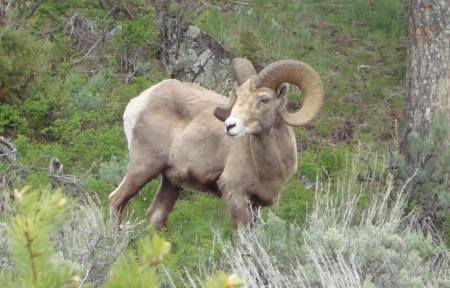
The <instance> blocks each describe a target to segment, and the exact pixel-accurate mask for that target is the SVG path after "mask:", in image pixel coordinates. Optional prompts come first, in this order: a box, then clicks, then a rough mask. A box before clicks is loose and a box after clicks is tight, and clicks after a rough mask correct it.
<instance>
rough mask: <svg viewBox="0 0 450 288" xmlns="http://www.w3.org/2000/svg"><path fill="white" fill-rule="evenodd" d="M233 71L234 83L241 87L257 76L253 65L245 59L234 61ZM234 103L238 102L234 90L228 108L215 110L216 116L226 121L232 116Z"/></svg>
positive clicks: (220, 107)
mask: <svg viewBox="0 0 450 288" xmlns="http://www.w3.org/2000/svg"><path fill="white" fill-rule="evenodd" d="M231 69H232V72H233V79H234V81H237V83H238V86H241V85H242V84H244V83H245V81H247V80H248V79H250V78H252V77H255V76H256V71H255V68H253V64H252V63H251V62H250V61H249V60H247V59H245V58H235V59H233V61H232V62H231ZM233 89H234V88H233ZM234 102H236V91H234V90H233V91H232V92H231V95H230V102H229V103H228V104H227V105H226V106H219V107H216V108H215V109H214V116H216V118H217V119H219V120H221V121H225V120H226V119H227V118H228V117H229V116H230V114H231V109H233V106H234Z"/></svg>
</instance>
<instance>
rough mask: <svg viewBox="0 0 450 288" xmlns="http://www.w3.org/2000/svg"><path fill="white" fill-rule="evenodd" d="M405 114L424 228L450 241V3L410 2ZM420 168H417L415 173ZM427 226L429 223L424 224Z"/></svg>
mask: <svg viewBox="0 0 450 288" xmlns="http://www.w3.org/2000/svg"><path fill="white" fill-rule="evenodd" d="M408 33H409V51H408V59H407V61H408V63H407V76H406V77H407V83H406V97H405V114H404V128H403V135H402V136H403V137H402V142H401V143H400V152H401V153H402V154H403V156H404V159H405V160H406V161H405V165H404V168H405V170H404V172H406V175H407V176H412V175H413V173H415V171H418V172H417V174H416V176H415V178H414V179H413V183H414V186H413V189H412V192H411V198H410V201H411V202H412V203H414V204H416V205H418V206H419V207H420V209H419V210H420V211H421V216H422V217H420V218H419V219H421V223H430V222H431V223H433V225H432V226H429V225H428V224H427V225H426V226H422V227H423V228H424V229H427V230H428V229H430V231H434V228H430V227H436V228H438V230H439V232H440V234H441V235H443V236H444V238H445V241H446V242H447V243H450V229H449V225H448V223H450V2H449V0H410V6H409V26H408ZM416 169H417V170H416ZM424 225H425V224H424Z"/></svg>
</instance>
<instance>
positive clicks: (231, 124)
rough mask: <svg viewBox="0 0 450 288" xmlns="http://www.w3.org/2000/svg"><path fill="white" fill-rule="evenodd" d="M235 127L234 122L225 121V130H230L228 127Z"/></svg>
mask: <svg viewBox="0 0 450 288" xmlns="http://www.w3.org/2000/svg"><path fill="white" fill-rule="evenodd" d="M234 127H236V123H235V122H233V123H225V128H226V129H227V132H228V131H230V129H232V128H234Z"/></svg>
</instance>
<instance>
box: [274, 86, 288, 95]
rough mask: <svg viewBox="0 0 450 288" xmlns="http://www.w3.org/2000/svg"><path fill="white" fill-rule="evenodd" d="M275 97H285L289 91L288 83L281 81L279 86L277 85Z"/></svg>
mask: <svg viewBox="0 0 450 288" xmlns="http://www.w3.org/2000/svg"><path fill="white" fill-rule="evenodd" d="M276 92H277V97H278V98H281V97H285V96H286V94H287V93H288V92H289V83H281V84H280V86H278V87H277V91H276Z"/></svg>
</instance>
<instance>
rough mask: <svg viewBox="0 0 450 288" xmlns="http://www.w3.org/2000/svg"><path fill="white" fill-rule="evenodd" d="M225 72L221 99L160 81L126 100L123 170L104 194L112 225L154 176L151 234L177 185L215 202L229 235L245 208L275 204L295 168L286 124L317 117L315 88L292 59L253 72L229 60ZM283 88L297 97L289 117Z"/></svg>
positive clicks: (314, 79) (245, 217) (245, 219)
mask: <svg viewBox="0 0 450 288" xmlns="http://www.w3.org/2000/svg"><path fill="white" fill-rule="evenodd" d="M232 70H233V74H234V79H235V80H236V81H237V84H238V87H237V89H235V90H233V92H232V93H231V96H230V97H229V98H227V97H224V96H221V95H219V94H216V93H215V92H213V91H209V90H206V89H204V88H202V87H200V86H198V85H196V84H190V83H183V82H179V81H177V80H165V81H163V82H161V83H159V84H157V85H154V86H152V87H151V88H149V89H147V90H146V91H144V92H143V93H142V94H140V95H139V96H138V97H136V98H134V99H133V100H131V101H130V103H129V104H128V106H127V107H126V110H125V113H124V116H123V118H124V129H125V134H126V138H127V140H128V149H129V152H130V164H129V167H128V170H127V173H126V176H125V178H124V179H123V181H122V183H121V184H120V185H119V186H118V187H117V189H116V190H115V191H113V192H112V193H111V194H110V195H109V202H110V213H111V221H112V224H113V225H118V224H119V223H120V220H121V217H122V212H123V209H124V208H125V206H126V204H127V202H128V201H129V200H130V199H131V198H132V197H133V196H135V195H136V194H137V193H138V192H139V191H140V190H141V189H142V188H143V187H144V185H145V184H147V183H148V182H149V181H151V180H152V179H154V178H155V177H157V176H158V175H162V180H161V184H160V187H159V190H158V192H157V194H156V196H155V198H154V199H153V203H152V204H151V206H150V208H149V209H148V211H147V217H148V218H149V220H150V223H151V224H152V226H153V227H154V228H155V229H156V230H160V229H162V228H164V227H167V219H168V216H169V213H170V211H171V209H172V207H173V206H174V204H175V202H176V200H177V199H178V198H179V196H180V192H181V190H182V187H187V188H192V189H195V190H197V191H205V192H210V193H212V194H213V195H215V196H218V197H222V198H223V199H224V200H225V202H226V205H227V210H228V215H229V217H230V220H231V224H232V228H233V229H236V228H237V227H238V226H239V225H247V224H248V223H249V215H250V213H249V209H254V208H257V207H260V206H269V205H272V204H273V202H274V201H276V200H277V198H278V197H279V195H280V193H281V190H282V188H283V186H284V185H285V184H286V183H287V181H288V180H289V178H290V177H291V176H292V175H293V174H294V173H295V171H296V168H297V147H296V141H295V136H294V132H293V129H292V127H291V126H301V125H304V124H306V123H308V122H309V121H311V120H312V119H313V118H314V117H315V115H316V114H317V113H318V111H319V109H320V107H321V105H322V100H323V85H322V82H321V80H320V78H319V76H318V75H317V73H316V72H315V71H314V70H313V68H311V67H310V66H308V65H307V64H305V63H303V62H299V61H295V60H282V61H278V62H275V63H272V64H270V65H269V66H267V67H266V68H265V69H263V70H262V71H261V72H260V73H259V74H257V73H256V71H255V69H254V68H253V65H252V64H251V63H250V61H248V60H246V59H243V58H237V59H234V60H233V62H232ZM285 82H288V83H291V84H295V85H296V86H298V87H299V88H300V90H301V91H302V92H303V98H304V100H303V105H302V107H301V109H300V110H299V111H297V112H293V113H289V112H287V110H286V103H287V100H286V97H285V96H286V93H287V91H288V88H289V86H288V84H287V83H285ZM227 102H228V103H227ZM219 120H220V121H219ZM221 121H222V122H224V124H225V133H224V127H223V125H224V124H223V123H222V122H221Z"/></svg>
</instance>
